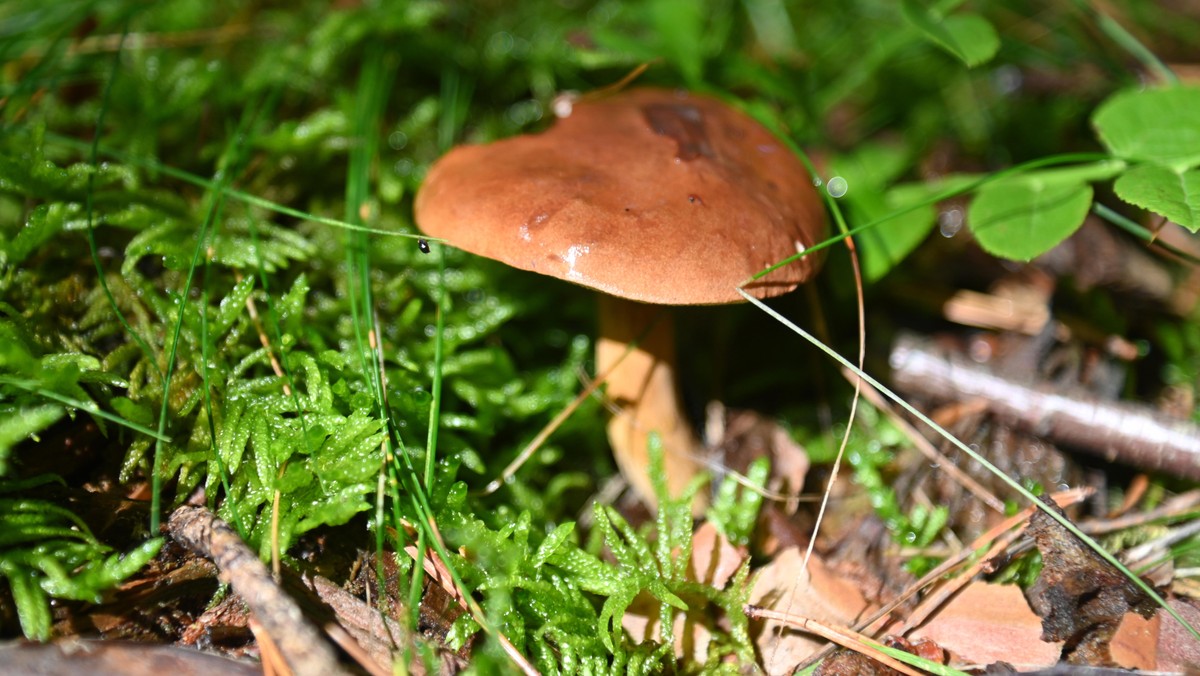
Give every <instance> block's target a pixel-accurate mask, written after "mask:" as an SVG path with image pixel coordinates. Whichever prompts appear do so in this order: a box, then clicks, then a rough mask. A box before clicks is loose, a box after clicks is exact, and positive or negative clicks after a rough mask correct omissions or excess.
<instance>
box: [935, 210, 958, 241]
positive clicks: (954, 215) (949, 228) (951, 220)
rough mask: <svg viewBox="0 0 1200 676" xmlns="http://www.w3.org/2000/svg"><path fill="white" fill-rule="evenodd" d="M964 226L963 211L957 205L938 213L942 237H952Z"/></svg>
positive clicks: (939, 229)
mask: <svg viewBox="0 0 1200 676" xmlns="http://www.w3.org/2000/svg"><path fill="white" fill-rule="evenodd" d="M962 226H963V212H962V209H959V208H957V207H955V208H951V209H946V210H945V211H943V212H942V213H940V214H938V231H939V232H941V233H942V237H945V238H947V239H948V238H950V237H953V236H955V235H957V234H958V231H959V230H962Z"/></svg>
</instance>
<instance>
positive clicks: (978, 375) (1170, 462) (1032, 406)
mask: <svg viewBox="0 0 1200 676" xmlns="http://www.w3.org/2000/svg"><path fill="white" fill-rule="evenodd" d="M890 362H891V366H892V380H893V382H895V384H896V387H897V388H899V389H901V390H905V391H907V392H909V393H912V394H918V395H921V396H926V397H930V398H933V399H937V400H940V401H964V400H971V399H978V400H982V401H985V402H987V405H988V410H989V411H991V412H992V413H993V414H995V415H996V416H997V417H999V418H1001V419H1002V420H1004V421H1006V422H1008V423H1009V424H1011V425H1014V426H1016V427H1018V428H1020V429H1023V430H1025V431H1027V432H1030V433H1032V434H1035V435H1038V436H1041V437H1044V438H1046V439H1049V440H1051V441H1053V442H1055V443H1059V444H1063V445H1066V446H1070V447H1072V448H1075V449H1078V450H1081V451H1086V452H1088V453H1092V454H1094V455H1098V456H1100V457H1102V458H1104V459H1106V460H1109V461H1114V460H1115V461H1117V462H1121V463H1124V464H1127V465H1131V466H1133V467H1136V468H1138V469H1142V470H1147V471H1153V472H1162V473H1164V474H1168V475H1173V476H1177V477H1180V478H1184V479H1191V480H1200V427H1198V426H1197V425H1195V424H1193V423H1191V422H1188V421H1186V420H1178V419H1175V418H1170V417H1168V416H1165V415H1163V414H1161V413H1159V412H1158V411H1156V410H1154V409H1152V408H1150V407H1148V406H1144V405H1140V404H1134V403H1129V402H1118V401H1105V400H1101V399H1097V398H1096V397H1094V396H1091V395H1090V394H1087V393H1084V392H1077V391H1069V390H1064V389H1063V388H1059V387H1054V386H1051V385H1049V384H1045V383H1026V382H1021V381H1018V380H1016V379H1012V378H1006V377H1005V376H1003V375H999V374H996V373H993V372H992V371H991V370H990V369H988V368H987V367H985V366H982V365H979V364H975V363H973V362H971V361H969V360H968V359H967V358H966V357H963V356H961V355H958V354H956V353H953V352H951V351H949V350H946V349H943V348H941V347H939V346H937V345H935V344H934V343H933V342H932V341H928V340H923V339H920V338H917V337H914V336H902V337H900V338H899V339H897V341H896V344H895V346H894V347H893V348H892V354H891V357H890Z"/></svg>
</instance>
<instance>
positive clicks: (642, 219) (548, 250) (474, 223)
mask: <svg viewBox="0 0 1200 676" xmlns="http://www.w3.org/2000/svg"><path fill="white" fill-rule="evenodd" d="M416 221H417V224H418V226H419V227H420V228H421V229H422V230H423V231H425V232H426V233H428V234H429V235H431V236H435V237H441V238H444V239H446V240H447V241H448V242H449V243H450V244H452V245H454V246H457V247H460V248H463V249H466V250H467V251H470V252H472V253H476V254H479V255H481V256H486V257H488V258H493V259H495V260H499V261H502V262H504V263H507V264H509V265H511V266H513V267H517V268H522V269H525V270H532V271H534V272H540V273H542V274H545V275H551V276H553V277H558V278H560V279H565V280H568V281H571V282H575V283H577V284H582V285H584V286H589V287H592V288H594V289H598V290H600V291H604V292H606V293H609V294H612V295H614V296H620V297H623V298H629V299H632V300H637V301H643V302H649V303H658V304H669V305H696V304H713V303H728V302H735V301H740V300H742V299H741V297H740V296H739V295H738V294H737V292H736V291H735V288H736V287H738V286H739V285H740V284H742V283H743V282H745V281H746V279H747V278H749V277H750V276H751V275H753V274H755V273H757V272H759V271H761V270H763V269H764V268H765V267H767V266H768V265H771V264H774V263H776V262H778V261H779V260H782V259H784V258H786V257H788V256H791V255H792V254H795V253H796V252H797V251H800V250H804V249H806V248H808V247H810V246H812V245H813V244H814V243H815V242H816V241H817V240H818V239H819V238H820V237H822V236H823V234H824V230H825V219H824V211H823V209H822V207H821V202H820V198H819V197H818V195H817V193H816V190H814V188H813V185H812V179H811V178H810V176H809V174H808V171H807V170H805V168H804V165H803V164H801V163H800V162H799V160H797V158H796V157H795V155H794V154H793V153H792V152H791V151H790V150H789V149H788V148H787V146H785V145H784V144H782V143H781V142H780V141H779V140H778V139H776V138H775V137H774V136H772V135H771V134H770V133H769V132H768V131H767V130H766V129H764V128H763V127H762V126H761V125H759V124H758V123H757V122H755V121H754V120H752V119H751V118H750V117H748V116H746V115H744V114H742V113H740V112H738V111H736V110H734V109H732V108H730V107H729V106H727V105H725V104H724V103H721V102H720V101H718V100H716V99H713V98H709V97H707V96H700V95H696V94H688V93H683V92H675V91H669V90H663V89H634V90H628V91H625V92H622V93H619V94H616V95H613V96H610V97H608V98H602V99H599V100H594V101H582V102H577V103H576V104H575V105H574V108H573V110H572V113H571V115H570V116H569V117H566V118H564V119H561V120H558V121H557V122H556V123H555V124H554V126H553V127H551V128H550V129H549V130H548V131H545V132H543V133H540V134H533V135H526V136H519V137H516V138H511V139H507V140H503V141H497V142H495V143H490V144H486V145H475V146H460V147H458V148H455V149H454V150H452V151H450V152H449V153H448V154H447V155H446V156H445V157H443V158H442V159H441V160H439V161H438V162H437V164H436V165H434V167H433V168H432V169H431V170H430V172H429V175H428V177H427V178H426V180H425V184H424V185H423V186H422V188H421V192H420V193H419V194H418V195H417V199H416ZM816 265H817V263H816V261H815V260H812V259H811V257H806V258H803V259H801V260H799V261H796V262H794V263H792V264H790V265H788V266H785V267H784V268H781V269H780V270H778V271H776V272H774V273H772V274H771V275H769V276H767V277H765V278H764V279H762V280H759V281H757V282H755V283H754V284H752V285H750V286H748V287H746V288H747V291H749V292H750V293H752V294H754V295H755V296H758V297H761V298H766V297H770V296H775V295H778V294H782V293H786V292H788V291H791V290H792V289H794V288H795V287H796V285H798V284H800V283H802V282H804V281H805V280H807V279H808V278H809V277H810V276H811V275H812V274H813V272H814V271H815V268H816Z"/></svg>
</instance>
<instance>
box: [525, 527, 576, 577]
mask: <svg viewBox="0 0 1200 676" xmlns="http://www.w3.org/2000/svg"><path fill="white" fill-rule="evenodd" d="M573 532H575V522H574V521H568V522H566V523H560V524H558V526H557V527H556V528H555V529H554V530H553V531H552V532H551V533H550V534H549V535H547V536H546V539H545V540H542V544H541V545H540V546H539V547H538V549H537V553H536V554H534V555H533V567H534V568H541V567H542V564H544V563H546V560H547V559H549V558H550V557H551V556H552V555H553V554H554V552H556V551H558V549H559V547H561V546H562V545H563V543H565V542H566V541H567V538H569V537H571V533H573Z"/></svg>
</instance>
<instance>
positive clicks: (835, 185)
mask: <svg viewBox="0 0 1200 676" xmlns="http://www.w3.org/2000/svg"><path fill="white" fill-rule="evenodd" d="M849 190H850V183H849V182H848V181H847V180H846V179H844V178H842V177H841V176H834V177H833V178H831V179H829V184H828V185H826V186H825V191H826V192H828V193H829V196H830V197H832V198H834V199H837V198H839V197H843V196H845V194H846V192H847V191H849Z"/></svg>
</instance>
